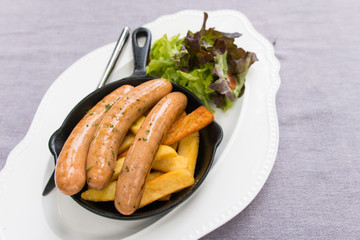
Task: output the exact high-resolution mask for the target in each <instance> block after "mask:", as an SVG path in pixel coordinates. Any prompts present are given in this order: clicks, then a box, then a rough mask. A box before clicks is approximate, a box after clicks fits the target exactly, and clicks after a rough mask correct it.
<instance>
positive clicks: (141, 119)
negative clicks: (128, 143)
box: [130, 116, 145, 135]
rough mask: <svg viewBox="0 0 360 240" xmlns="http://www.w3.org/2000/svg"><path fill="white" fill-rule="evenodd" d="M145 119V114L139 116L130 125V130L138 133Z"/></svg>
mask: <svg viewBox="0 0 360 240" xmlns="http://www.w3.org/2000/svg"><path fill="white" fill-rule="evenodd" d="M144 120H145V117H144V116H141V117H139V118H138V119H137V120H136V121H135V122H134V123H133V125H132V126H131V127H130V131H131V132H132V133H133V134H135V135H136V134H137V132H138V131H139V129H140V127H141V125H142V124H143V122H144Z"/></svg>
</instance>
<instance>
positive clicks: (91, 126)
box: [55, 85, 134, 195]
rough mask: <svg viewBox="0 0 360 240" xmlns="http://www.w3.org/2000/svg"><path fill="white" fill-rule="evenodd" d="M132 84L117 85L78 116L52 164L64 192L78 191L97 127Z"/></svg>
mask: <svg viewBox="0 0 360 240" xmlns="http://www.w3.org/2000/svg"><path fill="white" fill-rule="evenodd" d="M133 88H134V87H133V86H130V85H124V86H122V87H119V88H117V89H116V90H114V91H113V92H111V93H110V94H108V95H107V96H106V97H104V98H103V99H102V100H101V101H100V102H98V103H97V104H96V105H95V106H94V107H93V108H91V109H90V110H89V111H88V112H87V114H86V115H85V116H84V117H83V118H82V119H81V120H80V122H79V123H78V124H77V125H76V126H75V128H74V129H73V130H72V132H71V133H70V135H69V137H68V138H67V140H66V142H65V144H64V146H63V148H62V150H61V152H60V155H59V157H58V159H57V163H56V168H55V183H56V186H57V188H58V189H59V190H60V192H62V193H64V194H66V195H74V194H76V193H78V192H79V191H80V190H81V189H82V188H83V187H84V185H85V182H86V170H85V165H86V158H87V153H88V151H89V146H90V142H91V141H92V139H93V137H94V134H95V132H96V129H97V128H98V125H99V124H100V122H101V119H102V118H103V117H104V115H105V113H106V112H107V111H108V110H109V108H111V106H112V105H113V104H114V103H115V102H116V101H117V100H119V98H121V97H123V96H124V95H126V94H127V93H128V92H130V90H132V89H133Z"/></svg>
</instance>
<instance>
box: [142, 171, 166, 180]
mask: <svg viewBox="0 0 360 240" xmlns="http://www.w3.org/2000/svg"><path fill="white" fill-rule="evenodd" d="M163 174H164V172H160V171H155V172H151V173H149V174H148V176H147V178H146V181H147V182H148V181H150V180H152V179H154V178H157V177H159V176H161V175H163Z"/></svg>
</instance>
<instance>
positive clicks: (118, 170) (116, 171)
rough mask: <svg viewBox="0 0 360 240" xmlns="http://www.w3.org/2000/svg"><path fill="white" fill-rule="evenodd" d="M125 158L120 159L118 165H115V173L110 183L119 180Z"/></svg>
mask: <svg viewBox="0 0 360 240" xmlns="http://www.w3.org/2000/svg"><path fill="white" fill-rule="evenodd" d="M124 160H125V157H122V158H119V159H118V160H117V161H116V163H115V168H114V173H113V175H112V176H111V179H110V181H115V180H116V179H118V177H119V174H120V171H121V168H122V165H123V163H124Z"/></svg>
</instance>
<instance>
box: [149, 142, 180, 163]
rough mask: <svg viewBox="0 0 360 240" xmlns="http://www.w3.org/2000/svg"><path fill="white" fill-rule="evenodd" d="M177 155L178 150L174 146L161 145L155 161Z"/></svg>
mask: <svg viewBox="0 0 360 240" xmlns="http://www.w3.org/2000/svg"><path fill="white" fill-rule="evenodd" d="M177 155H178V154H177V152H176V151H175V150H174V149H173V148H172V147H170V146H166V145H160V146H159V148H158V150H157V152H156V154H155V158H154V161H158V160H160V159H164V158H172V157H176V156H177Z"/></svg>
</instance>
